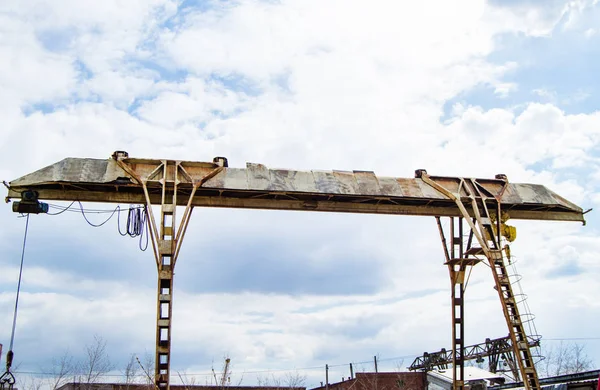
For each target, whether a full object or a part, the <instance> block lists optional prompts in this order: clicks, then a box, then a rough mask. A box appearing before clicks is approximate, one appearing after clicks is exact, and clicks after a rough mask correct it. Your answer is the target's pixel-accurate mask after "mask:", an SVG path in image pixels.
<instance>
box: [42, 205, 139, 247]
mask: <svg viewBox="0 0 600 390" xmlns="http://www.w3.org/2000/svg"><path fill="white" fill-rule="evenodd" d="M75 203H77V205H78V206H79V207H77V208H75V207H73V206H74V205H75ZM48 206H49V207H50V208H51V209H56V210H59V211H57V212H56V213H48V215H60V214H62V213H64V212H66V211H69V212H76V213H81V215H82V216H83V219H85V221H86V222H87V223H88V224H89V225H90V226H93V227H100V226H103V225H105V224H106V223H107V222H108V221H110V220H111V219H112V218H113V217H114V215H115V214H117V229H118V230H119V234H120V235H121V236H129V237H131V238H135V237H139V238H140V239H139V243H138V246H139V248H140V250H141V251H146V250H147V249H148V245H149V243H150V238H149V237H150V230H149V226H148V212H147V211H148V210H147V206H145V205H144V206H133V205H130V206H129V210H128V213H127V221H126V223H125V228H124V230H123V229H121V211H123V210H122V209H121V206H120V205H119V206H117V207H115V208H114V209H112V210H106V209H104V210H102V209H85V208H84V207H83V204H82V203H81V201H78V200H74V201H72V202H71V204H69V205H68V206H60V205H56V204H49V205H48ZM108 213H110V215H109V216H108V218H106V219H105V220H104V221H103V222H101V223H98V224H96V223H93V222H91V221H90V220H89V219H88V217H87V215H86V214H88V215H89V214H108Z"/></svg>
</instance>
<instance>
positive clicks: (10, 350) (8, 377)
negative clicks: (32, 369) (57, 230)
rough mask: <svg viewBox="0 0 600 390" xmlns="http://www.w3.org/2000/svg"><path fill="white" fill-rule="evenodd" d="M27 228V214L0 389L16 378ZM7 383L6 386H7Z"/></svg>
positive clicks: (13, 381)
mask: <svg viewBox="0 0 600 390" xmlns="http://www.w3.org/2000/svg"><path fill="white" fill-rule="evenodd" d="M28 230H29V214H27V219H26V220H25V234H24V236H23V249H22V251H21V265H20V267H19V281H18V283H17V296H16V298H15V310H14V313H13V323H12V331H11V334H10V344H9V346H8V352H7V354H6V372H5V373H4V374H2V376H0V389H6V388H8V389H12V388H13V385H14V384H15V382H16V380H15V377H14V375H13V374H12V373H11V372H10V367H11V366H12V361H13V358H14V352H13V346H14V342H15V330H16V329H17V313H18V310H19V293H20V292H21V279H22V277H23V263H24V261H25V247H26V245H27V231H28ZM7 385H8V386H7Z"/></svg>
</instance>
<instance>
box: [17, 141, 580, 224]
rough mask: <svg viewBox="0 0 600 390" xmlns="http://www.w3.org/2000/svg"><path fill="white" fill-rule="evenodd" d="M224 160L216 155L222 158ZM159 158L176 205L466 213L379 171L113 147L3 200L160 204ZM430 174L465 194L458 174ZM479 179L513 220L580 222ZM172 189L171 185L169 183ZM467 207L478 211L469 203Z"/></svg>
mask: <svg viewBox="0 0 600 390" xmlns="http://www.w3.org/2000/svg"><path fill="white" fill-rule="evenodd" d="M222 160H223V159H221V160H220V161H222ZM163 161H167V163H168V164H171V165H174V164H178V165H179V166H180V167H181V169H182V172H184V173H183V174H182V175H181V178H180V182H179V184H178V186H177V190H176V193H175V195H176V197H177V205H180V206H186V205H187V203H188V202H187V198H188V195H189V194H190V193H191V192H192V190H193V188H194V185H193V184H192V183H198V182H201V184H200V185H199V186H198V188H197V191H196V193H195V195H194V196H193V197H192V199H191V206H197V207H225V208H249V209H267V210H299V211H325V212H345V213H368V214H395V215H415V216H448V217H451V216H453V217H460V216H464V214H465V213H464V212H463V211H461V210H460V209H459V208H458V207H457V204H456V203H455V201H454V199H453V198H452V197H450V196H448V195H447V194H446V193H444V192H442V191H439V189H437V188H435V187H432V186H431V185H430V183H427V182H426V180H427V179H425V180H424V179H423V177H422V172H423V171H422V170H419V171H417V177H415V178H393V177H382V176H376V175H375V174H374V173H373V172H367V171H352V172H345V171H294V170H283V169H268V168H267V167H265V166H264V165H261V164H247V167H246V168H245V169H241V168H229V167H227V163H226V162H225V163H221V165H219V164H218V163H208V162H189V161H175V160H150V159H133V158H128V157H127V154H126V153H120V154H117V153H115V155H114V157H113V158H110V159H107V160H98V159H77V158H67V159H65V160H62V161H60V162H58V163H56V164H53V165H50V166H48V167H46V168H43V169H41V170H38V171H36V172H33V173H31V174H28V175H25V176H23V177H21V178H19V179H16V180H13V181H12V182H10V186H9V187H10V188H9V192H8V197H7V199H11V198H19V197H20V196H21V192H23V191H25V190H35V191H37V192H38V193H39V199H45V200H65V201H67V200H68V201H71V200H80V201H88V202H113V203H138V204H140V203H146V200H147V199H146V197H145V194H144V189H143V186H142V181H143V182H144V183H145V186H146V187H147V190H148V197H149V199H150V202H151V203H152V204H154V205H160V204H161V199H162V197H161V194H162V185H161V183H160V182H159V179H158V176H157V171H156V167H157V166H158V165H160V164H161V163H162V162H163ZM431 179H433V180H435V182H436V183H439V184H440V185H441V186H442V187H443V188H447V189H449V190H450V191H451V193H453V194H454V193H455V194H456V196H458V197H459V198H462V197H467V196H468V193H467V192H466V189H465V188H461V183H462V182H463V181H464V179H462V178H459V177H433V176H431ZM475 181H476V182H477V184H478V185H479V186H480V187H481V188H482V190H484V191H485V192H486V193H488V194H489V195H490V197H491V198H495V199H496V200H498V201H499V202H500V203H501V206H502V210H503V211H504V212H507V213H508V214H509V215H510V218H512V219H532V220H556V221H578V222H584V218H583V211H582V209H581V208H580V207H578V206H577V205H575V204H573V203H571V202H569V201H567V200H566V199H564V198H563V197H561V196H559V195H558V194H556V193H554V192H552V191H550V190H549V189H547V188H546V187H544V186H541V185H535V184H521V183H509V182H507V180H506V179H505V177H504V176H501V175H499V176H498V178H495V179H477V180H475ZM169 188H171V189H172V187H169ZM465 207H466V210H467V213H469V215H471V216H475V214H476V213H473V211H472V209H471V208H470V204H469V202H465Z"/></svg>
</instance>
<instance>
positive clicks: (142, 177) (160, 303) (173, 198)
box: [117, 158, 222, 390]
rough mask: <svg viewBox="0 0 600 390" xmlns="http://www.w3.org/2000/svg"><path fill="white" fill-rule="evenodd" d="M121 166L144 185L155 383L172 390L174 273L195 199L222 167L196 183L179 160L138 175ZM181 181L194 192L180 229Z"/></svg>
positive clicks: (132, 167)
mask: <svg viewBox="0 0 600 390" xmlns="http://www.w3.org/2000/svg"><path fill="white" fill-rule="evenodd" d="M117 162H118V163H119V165H120V166H121V167H122V168H123V169H125V170H126V171H127V172H128V173H129V174H131V175H132V176H133V177H134V178H135V179H136V180H137V181H138V182H139V184H141V185H142V187H143V190H144V195H145V198H146V203H147V206H148V207H147V208H146V210H147V213H148V221H149V223H150V226H151V227H150V238H151V241H152V248H153V251H154V257H155V259H156V267H157V271H158V286H157V300H156V354H155V361H154V383H155V387H156V388H157V389H158V390H169V388H170V368H171V325H172V314H173V271H174V269H175V264H176V263H177V257H178V256H179V251H180V249H181V244H182V242H183V237H184V236H185V232H186V230H187V226H188V223H189V221H190V217H191V215H192V210H193V206H192V200H193V198H194V195H195V194H196V190H197V189H198V187H200V186H201V185H202V183H204V182H205V181H206V180H208V179H209V178H211V177H213V176H214V175H216V174H217V173H218V172H219V171H221V170H222V167H218V168H216V169H214V170H213V171H212V172H210V173H209V174H207V175H206V176H205V177H203V178H201V179H199V180H197V179H196V180H194V179H193V178H192V176H191V175H189V174H188V173H187V171H186V169H185V167H184V166H183V165H182V163H181V162H179V161H172V160H162V161H161V163H160V164H158V165H157V166H156V167H155V168H154V169H153V170H152V171H150V172H148V170H147V169H146V170H145V171H143V172H141V173H140V172H136V170H135V165H134V164H132V165H130V164H128V163H127V162H126V160H124V159H123V158H120V159H118V160H117ZM181 182H186V183H191V184H192V190H191V191H189V190H188V191H187V192H186V194H185V195H186V196H188V201H187V204H186V206H185V210H184V213H183V216H182V217H181V220H180V223H179V226H177V218H176V211H177V196H178V193H179V192H180V191H179V189H178V186H179V184H180V183H181ZM158 194H160V199H161V203H160V221H159V222H160V223H158V224H157V221H156V219H155V218H154V213H153V211H152V202H151V198H155V197H156V195H158Z"/></svg>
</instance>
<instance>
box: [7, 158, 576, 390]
mask: <svg viewBox="0 0 600 390" xmlns="http://www.w3.org/2000/svg"><path fill="white" fill-rule="evenodd" d="M10 199H22V201H21V203H17V202H15V204H14V206H13V209H14V210H15V211H19V212H40V211H44V207H43V205H40V204H36V202H38V201H39V200H62V201H73V200H78V201H90V202H111V203H127V204H144V205H147V206H148V207H147V208H146V210H147V213H148V220H149V223H150V236H151V241H152V247H153V251H154V256H155V259H156V265H157V269H158V286H157V319H156V360H155V383H156V386H157V387H158V389H159V390H168V389H169V379H170V378H169V374H170V363H171V321H172V306H173V270H174V268H175V265H176V263H177V258H178V255H179V251H180V249H181V244H182V242H183V237H184V235H185V232H186V228H187V226H188V223H189V221H190V217H191V214H192V210H193V208H194V207H227V208H248V209H268V210H299V211H324V212H342V213H344V212H345V213H367V214H394V215H413V216H432V217H435V218H436V219H437V223H438V226H439V230H440V237H441V240H442V244H443V248H444V255H445V259H446V261H445V265H447V267H448V269H449V274H450V279H451V286H452V288H451V290H452V291H451V297H452V298H451V303H452V349H453V351H455V353H454V354H453V359H452V362H453V367H454V368H453V379H454V388H455V389H459V390H461V389H462V388H463V386H464V359H463V350H464V286H465V273H466V271H467V270H468V269H469V267H472V266H474V265H475V264H477V263H478V262H481V261H485V262H487V263H488V264H489V266H490V268H491V270H492V275H493V278H494V282H495V288H496V290H497V291H498V295H499V298H500V303H501V306H502V310H503V313H504V317H505V319H506V323H507V325H508V329H509V335H510V338H511V341H512V345H513V347H514V353H515V356H516V357H517V363H518V366H519V370H520V372H521V376H522V378H523V381H524V383H525V386H526V387H527V389H529V390H539V389H540V386H539V381H538V377H537V373H536V370H535V366H534V365H533V359H532V355H531V351H530V350H529V344H528V342H527V335H526V334H525V329H524V327H523V323H522V320H521V316H520V314H519V309H518V307H517V303H516V301H515V299H514V294H513V292H512V289H511V285H510V282H509V280H508V274H507V272H506V266H505V248H504V247H503V246H502V243H503V236H505V237H509V238H510V236H512V235H514V233H513V232H512V230H511V228H510V227H508V226H506V225H505V223H504V222H505V221H506V220H507V219H508V218H512V219H530V220H555V221H578V222H584V218H583V211H582V209H581V208H580V207H578V206H576V205H575V204H573V203H571V202H569V201H567V200H566V199H564V198H562V197H561V196H559V195H557V194H556V193H554V192H552V191H550V190H549V189H547V188H546V187H544V186H542V185H535V184H515V183H509V182H508V180H507V178H506V176H504V175H497V176H496V177H495V178H494V179H469V178H460V177H435V176H430V175H428V174H427V172H426V171H424V170H417V171H416V173H415V177H414V178H393V177H380V176H379V177H378V176H376V175H375V174H374V173H373V172H369V171H352V172H347V171H327V172H324V171H294V170H282V169H268V168H267V167H265V166H264V165H261V164H250V163H248V164H247V166H246V168H245V169H243V168H230V167H228V162H227V159H226V158H223V157H215V158H214V159H213V161H212V162H193V161H179V160H166V159H162V160H157V159H141V158H131V157H129V155H128V153H126V152H123V151H117V152H115V153H114V154H113V155H112V156H111V158H109V159H91V158H67V159H64V160H62V161H60V162H57V163H56V164H53V165H50V166H48V167H46V168H43V169H40V170H38V171H36V172H33V173H31V174H28V175H25V176H23V177H21V178H19V179H16V180H14V181H12V182H10V185H9V189H8V196H7V200H10ZM153 205H156V206H160V216H159V219H158V220H156V219H155V218H154V212H153V209H152V207H151V206H153ZM178 206H183V215H182V217H181V218H180V220H179V224H178V222H177V218H176V210H177V207H178ZM441 218H448V220H449V222H450V223H449V231H448V232H445V231H444V229H443V228H442V223H441ZM447 236H448V237H447Z"/></svg>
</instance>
